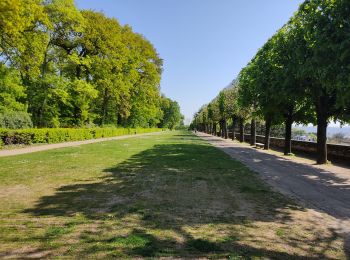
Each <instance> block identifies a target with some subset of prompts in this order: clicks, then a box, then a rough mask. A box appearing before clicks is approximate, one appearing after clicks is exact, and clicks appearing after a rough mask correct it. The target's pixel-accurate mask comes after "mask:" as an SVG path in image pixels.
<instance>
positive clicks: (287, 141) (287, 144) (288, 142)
mask: <svg viewBox="0 0 350 260" xmlns="http://www.w3.org/2000/svg"><path fill="white" fill-rule="evenodd" d="M292 124H293V115H292V114H291V113H289V114H288V116H287V117H286V120H285V125H286V132H285V136H284V155H289V154H291V153H292Z"/></svg>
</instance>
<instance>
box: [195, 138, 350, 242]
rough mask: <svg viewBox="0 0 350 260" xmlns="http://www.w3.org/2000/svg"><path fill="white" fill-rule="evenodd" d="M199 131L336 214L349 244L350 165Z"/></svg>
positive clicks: (277, 184)
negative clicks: (319, 162)
mask: <svg viewBox="0 0 350 260" xmlns="http://www.w3.org/2000/svg"><path fill="white" fill-rule="evenodd" d="M197 135H198V136H200V137H201V138H203V139H204V140H206V141H208V142H209V143H211V144H212V145H213V146H215V147H217V148H219V149H221V150H223V151H224V152H226V153H227V154H229V155H230V156H231V157H232V158H234V159H236V160H238V161H240V162H242V163H243V164H245V165H246V166H248V167H249V168H250V169H251V170H253V171H255V172H257V173H259V174H260V176H261V177H262V178H263V179H264V180H265V181H266V182H267V183H269V184H270V185H271V186H272V187H274V188H275V189H277V190H279V191H280V192H282V193H284V194H286V195H288V196H291V197H294V198H296V199H297V200H299V201H301V202H302V203H303V204H304V205H305V206H306V207H310V208H313V209H316V210H319V211H322V212H325V213H327V214H328V215H330V216H332V217H334V219H335V227H334V228H335V229H336V230H338V231H339V232H341V233H342V234H344V235H345V236H346V237H348V239H349V241H348V243H347V244H348V246H349V245H350V169H349V168H345V167H339V166H334V165H323V166H322V165H312V163H311V161H307V160H300V159H298V158H294V157H292V158H286V157H284V156H278V155H276V154H272V153H269V152H266V151H263V150H259V149H255V148H252V147H249V146H247V145H245V144H240V143H237V142H232V141H231V140H225V139H222V138H219V137H214V136H211V135H207V134H203V133H198V134H197ZM320 224H322V223H320Z"/></svg>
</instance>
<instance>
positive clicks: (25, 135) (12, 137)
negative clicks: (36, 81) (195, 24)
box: [0, 128, 164, 147]
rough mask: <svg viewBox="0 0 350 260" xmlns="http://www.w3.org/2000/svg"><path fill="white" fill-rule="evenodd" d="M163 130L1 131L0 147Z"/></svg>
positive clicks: (60, 129) (65, 129)
mask: <svg viewBox="0 0 350 260" xmlns="http://www.w3.org/2000/svg"><path fill="white" fill-rule="evenodd" d="M163 130H164V129H161V128H41V129H36V128H31V129H18V130H13V129H0V147H1V146H2V145H11V144H25V145H28V144H37V143H61V142H68V141H82V140H87V139H96V138H104V137H113V136H121V135H131V134H142V133H152V132H159V131H163Z"/></svg>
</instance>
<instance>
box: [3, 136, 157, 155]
mask: <svg viewBox="0 0 350 260" xmlns="http://www.w3.org/2000/svg"><path fill="white" fill-rule="evenodd" d="M160 133H162V132H155V133H147V134H138V135H122V136H115V137H107V138H98V139H90V140H84V141H74V142H64V143H58V144H43V145H38V146H28V147H24V148H18V149H11V150H6V149H4V150H0V157H5V156H14V155H19V154H26V153H35V152H40V151H46V150H51V149H57V148H64V147H71V146H79V145H83V144H93V143H99V142H105V141H112V140H120V139H127V138H133V137H139V136H147V135H156V134H160Z"/></svg>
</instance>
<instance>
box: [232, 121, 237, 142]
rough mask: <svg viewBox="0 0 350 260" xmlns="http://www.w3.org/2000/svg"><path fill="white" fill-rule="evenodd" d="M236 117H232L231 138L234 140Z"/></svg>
mask: <svg viewBox="0 0 350 260" xmlns="http://www.w3.org/2000/svg"><path fill="white" fill-rule="evenodd" d="M235 128H236V117H232V140H235V135H236V132H235Z"/></svg>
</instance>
